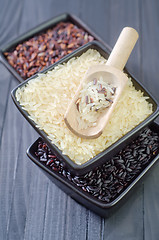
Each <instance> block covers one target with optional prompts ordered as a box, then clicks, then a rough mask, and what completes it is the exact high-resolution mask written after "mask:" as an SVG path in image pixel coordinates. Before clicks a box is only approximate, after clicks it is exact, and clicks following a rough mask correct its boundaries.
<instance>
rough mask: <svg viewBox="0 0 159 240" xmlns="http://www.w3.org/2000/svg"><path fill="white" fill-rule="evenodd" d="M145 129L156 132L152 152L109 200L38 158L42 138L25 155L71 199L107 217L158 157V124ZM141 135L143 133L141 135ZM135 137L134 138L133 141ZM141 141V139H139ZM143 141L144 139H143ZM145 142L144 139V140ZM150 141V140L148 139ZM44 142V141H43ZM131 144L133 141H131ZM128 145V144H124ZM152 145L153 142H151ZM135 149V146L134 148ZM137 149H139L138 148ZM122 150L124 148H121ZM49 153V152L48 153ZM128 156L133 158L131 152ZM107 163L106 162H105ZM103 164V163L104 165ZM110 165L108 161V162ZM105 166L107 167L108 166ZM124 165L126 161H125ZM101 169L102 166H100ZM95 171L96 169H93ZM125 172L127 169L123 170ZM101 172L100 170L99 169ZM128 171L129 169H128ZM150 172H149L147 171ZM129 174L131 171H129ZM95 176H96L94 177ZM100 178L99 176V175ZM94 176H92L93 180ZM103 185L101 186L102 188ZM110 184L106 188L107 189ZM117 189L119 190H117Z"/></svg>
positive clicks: (117, 207)
mask: <svg viewBox="0 0 159 240" xmlns="http://www.w3.org/2000/svg"><path fill="white" fill-rule="evenodd" d="M147 129H150V130H151V131H152V132H153V133H157V147H155V151H154V149H151V151H152V153H151V156H150V153H148V155H147V157H146V158H147V159H146V160H144V161H145V164H143V165H142V168H141V169H139V166H138V167H136V170H137V168H138V170H137V172H136V173H135V175H133V177H132V179H131V180H130V181H128V182H127V185H126V184H125V186H124V187H123V189H122V190H121V189H120V188H117V192H116V195H115V197H114V199H111V201H110V202H108V201H101V200H100V199H99V198H98V197H97V196H96V197H95V195H94V196H93V194H92V193H89V192H88V191H87V190H86V188H87V187H85V189H84V188H83V187H82V185H78V182H75V181H74V180H76V177H77V176H73V178H72V177H70V175H69V174H68V173H66V171H65V172H63V171H61V173H60V172H57V170H56V171H55V170H53V167H52V165H51V164H50V163H48V161H44V160H40V158H39V157H38V155H37V154H36V153H37V150H38V145H39V142H40V143H44V141H43V140H42V138H39V139H37V140H36V141H35V142H34V143H33V144H32V145H31V146H30V147H29V148H28V150H27V155H28V156H29V158H30V159H31V160H32V161H33V163H35V164H36V165H37V166H38V167H39V168H40V169H41V170H42V171H43V173H44V174H45V175H46V176H47V177H48V178H49V179H50V180H51V181H52V182H53V183H55V184H56V185H57V186H58V187H59V188H61V189H62V190H63V191H64V192H65V193H67V194H68V195H70V196H71V197H72V198H73V199H75V200H76V201H77V202H79V203H80V204H82V205H84V206H85V207H87V208H88V209H91V210H92V211H94V212H95V213H97V214H98V215H100V216H102V217H109V216H110V215H112V214H113V213H114V212H115V211H117V210H118V209H119V208H120V207H121V206H123V205H124V204H125V203H126V201H127V200H128V199H129V198H130V197H131V196H132V194H135V190H136V187H137V185H138V182H139V180H140V179H141V178H142V177H143V176H144V175H145V173H147V171H148V170H149V169H150V168H151V167H152V166H153V165H154V163H155V162H156V161H157V160H158V158H159V142H158V140H159V125H158V124H157V123H151V124H150V126H149V127H147V128H146V129H144V130H143V131H145V130H146V131H147ZM142 136H143V135H142ZM142 136H141V135H139V136H138V137H137V139H138V138H140V139H142ZM135 141H136V139H135V140H134V142H135ZM141 141H143V140H141ZM144 141H145V140H144ZM145 142H146V141H145ZM150 142H151V140H150ZM150 142H149V143H146V145H145V148H146V149H147V148H149V147H151V146H150V145H149V144H151V143H150ZM44 144H45V143H44ZM132 144H133V143H132ZM141 145H142V144H141V142H140V143H139V147H140V146H141ZM126 147H129V146H126ZM153 147H154V144H153ZM134 149H135V148H134ZM138 150H139V149H138ZM123 151H124V149H123ZM49 154H50V153H49ZM143 157H144V154H143V153H141V154H140V157H138V159H137V161H138V162H140V161H141V158H143ZM129 158H133V154H131V156H130V157H129ZM139 158H140V159H139ZM106 164H107V163H106ZM106 164H105V165H106ZM108 165H110V163H109V164H108ZM108 165H107V166H106V167H109V166H108ZM125 165H126V162H125ZM118 168H119V167H118ZM101 169H103V166H102V167H101ZM95 171H96V173H97V170H95ZM124 171H125V172H126V171H127V170H124ZM91 172H92V171H91ZM91 172H89V173H88V174H87V175H91V174H92V173H91ZM100 172H101V170H100ZM129 173H130V169H129ZM149 173H150V172H149ZM130 174H131V173H130ZM96 178H97V177H96ZM99 178H100V177H99ZM93 179H94V178H92V180H93ZM102 187H103V186H101V188H102ZM110 188H111V186H110V187H109V188H107V190H108V191H109V190H110ZM118 189H119V190H120V191H118Z"/></svg>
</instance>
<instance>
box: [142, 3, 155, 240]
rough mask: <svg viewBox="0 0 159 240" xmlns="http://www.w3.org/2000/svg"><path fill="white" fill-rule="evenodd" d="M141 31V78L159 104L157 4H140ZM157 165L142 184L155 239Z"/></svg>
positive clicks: (149, 231)
mask: <svg viewBox="0 0 159 240" xmlns="http://www.w3.org/2000/svg"><path fill="white" fill-rule="evenodd" d="M141 2H142V8H140V9H141V14H140V16H141V23H142V24H141V31H142V66H141V67H142V77H143V82H144V84H145V86H146V87H147V88H148V89H149V90H150V92H151V93H152V94H153V95H154V97H155V98H156V99H157V100H158V101H159V95H158V90H159V81H158V76H159V68H158V55H159V49H158V42H159V28H158V27H157V26H158V22H159V14H158V13H159V2H158V1H154V0H153V1H151V2H150V1H147V0H146V1H141ZM158 172H159V164H158V163H157V164H156V165H155V166H154V167H153V169H152V170H151V172H150V174H149V175H148V177H147V178H146V179H145V181H144V237H145V240H148V239H152V240H155V239H158V236H159V228H158V222H159V205H158V202H159V190H158V182H159V174H158Z"/></svg>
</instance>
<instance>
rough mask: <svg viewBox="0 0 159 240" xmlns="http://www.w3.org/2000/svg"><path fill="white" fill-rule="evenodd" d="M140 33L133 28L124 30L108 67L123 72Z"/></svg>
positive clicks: (108, 62)
mask: <svg viewBox="0 0 159 240" xmlns="http://www.w3.org/2000/svg"><path fill="white" fill-rule="evenodd" d="M138 37H139V35H138V32H137V31H136V30H135V29H134V28H131V27H125V28H123V30H122V32H121V33H120V35H119V38H118V40H117V42H116V44H115V46H114V48H113V50H112V52H111V54H110V56H109V58H108V61H107V63H106V65H108V66H111V67H115V68H117V69H119V70H121V71H122V70H123V68H124V67H125V64H126V63H127V60H128V58H129V56H130V54H131V52H132V50H133V48H134V46H135V43H136V41H137V39H138Z"/></svg>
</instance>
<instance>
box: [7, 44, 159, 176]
mask: <svg viewBox="0 0 159 240" xmlns="http://www.w3.org/2000/svg"><path fill="white" fill-rule="evenodd" d="M90 48H91V49H96V50H97V51H98V52H99V53H100V54H101V55H102V56H103V57H104V58H106V59H107V58H108V55H109V53H108V50H107V48H106V47H105V46H104V45H103V44H102V43H100V42H97V41H93V42H90V43H87V44H86V45H84V46H82V47H80V48H79V49H77V50H75V51H74V52H73V53H71V54H69V55H67V56H65V57H64V58H63V59H61V60H60V61H59V62H57V63H55V64H53V65H52V66H50V67H48V68H47V69H46V70H44V71H42V73H44V74H45V73H46V72H47V71H49V70H52V69H53V68H54V67H55V66H57V65H58V64H62V63H65V62H67V61H68V60H70V59H71V58H72V57H79V56H80V55H81V54H83V53H84V52H86V51H87V50H88V49H90ZM37 76H38V74H36V75H35V76H33V77H31V78H29V79H28V80H26V81H25V82H23V83H21V84H20V85H19V86H17V87H16V88H15V89H14V90H13V91H12V93H11V95H12V98H13V101H14V103H15V104H16V106H17V108H18V109H19V110H20V112H21V113H22V114H23V116H24V117H25V118H26V119H27V120H28V122H29V123H30V124H31V125H32V126H33V127H34V129H35V130H36V131H37V132H38V133H39V134H40V135H41V137H42V138H43V139H44V140H45V141H46V143H47V144H48V145H49V147H50V148H51V150H53V151H54V152H55V153H56V155H57V156H58V158H59V159H60V160H61V161H63V162H64V163H65V164H66V165H67V168H68V169H69V170H70V171H71V172H73V173H74V174H76V175H82V174H84V173H86V172H88V171H89V170H91V169H92V168H94V167H97V166H99V165H100V164H102V163H104V162H105V161H106V160H107V159H109V158H110V157H112V156H113V155H115V154H116V153H117V152H118V151H120V149H121V148H123V147H124V146H126V145H127V144H128V143H129V142H130V141H132V139H133V138H135V137H136V136H137V135H138V134H139V133H140V131H141V130H142V129H143V128H144V127H145V126H147V125H148V124H150V122H151V121H153V120H154V119H155V118H156V117H157V116H158V114H159V109H158V105H157V102H156V101H155V100H154V98H153V97H152V96H151V94H150V93H149V92H148V91H147V90H146V89H145V88H144V87H143V86H142V85H141V84H140V83H139V81H137V80H136V79H135V78H134V77H133V76H132V75H130V74H129V73H128V76H130V77H131V78H132V82H133V85H134V86H135V88H136V89H137V90H139V89H140V90H141V91H142V92H143V93H144V95H145V96H147V97H149V99H148V101H149V102H150V103H151V104H152V106H153V113H152V114H151V115H150V116H148V117H147V118H146V119H145V120H144V121H143V122H141V123H140V124H139V125H137V126H136V127H135V128H133V129H132V130H131V131H129V132H128V133H127V134H125V135H124V136H123V137H121V138H120V139H119V140H118V141H116V142H115V143H114V144H112V145H111V146H110V147H108V148H107V149H106V150H104V151H103V152H101V153H99V154H98V155H96V156H95V157H93V158H92V159H90V160H88V161H87V162H85V163H84V164H82V165H78V164H76V163H74V162H73V161H72V160H71V159H70V158H69V157H68V156H66V155H63V154H62V152H61V151H60V150H59V149H58V148H57V146H56V145H54V144H52V143H51V141H50V140H49V138H48V136H47V134H46V133H45V132H44V131H42V130H40V129H39V128H37V127H36V123H35V122H34V121H32V120H31V119H30V118H29V114H28V113H27V112H26V111H25V110H24V109H23V108H22V106H21V105H20V103H19V102H18V101H17V99H16V96H15V95H16V91H17V89H18V88H21V87H23V86H25V85H26V84H27V83H28V82H29V81H30V80H31V79H33V78H36V77H37Z"/></svg>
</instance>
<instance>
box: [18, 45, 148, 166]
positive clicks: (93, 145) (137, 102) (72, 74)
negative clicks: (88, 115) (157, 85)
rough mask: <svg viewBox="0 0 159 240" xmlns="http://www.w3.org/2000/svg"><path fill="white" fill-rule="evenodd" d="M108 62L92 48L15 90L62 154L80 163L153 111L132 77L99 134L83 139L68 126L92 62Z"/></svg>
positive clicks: (104, 147)
mask: <svg viewBox="0 0 159 240" xmlns="http://www.w3.org/2000/svg"><path fill="white" fill-rule="evenodd" d="M105 63H106V60H105V59H104V58H103V57H102V56H101V55H100V54H99V53H98V52H97V51H96V50H93V49H89V50H88V51H87V52H86V53H84V54H82V55H81V56H80V57H78V58H72V59H71V60H69V61H68V62H67V63H65V64H63V65H60V64H59V65H58V66H56V67H55V69H53V70H52V71H49V72H47V73H46V74H39V76H38V77H37V78H35V79H32V80H30V81H29V82H28V83H27V84H26V85H25V86H24V87H22V88H18V90H17V91H16V98H17V100H18V101H19V102H20V104H21V106H22V107H23V108H24V109H25V110H26V111H27V112H28V113H29V115H30V118H31V119H32V120H33V121H34V122H35V123H36V125H37V126H38V127H39V128H40V129H42V130H43V131H44V132H45V133H46V134H47V135H48V138H49V139H51V141H52V143H54V144H55V145H56V146H57V147H58V148H59V149H61V150H62V152H63V154H65V155H68V156H69V158H70V159H71V160H72V161H74V162H75V163H76V164H79V165H80V164H83V163H85V162H86V161H88V160H89V159H90V158H92V157H94V156H96V155H97V154H98V153H100V152H101V151H103V150H104V149H106V148H108V147H109V146H110V145H112V144H113V143H114V142H115V141H117V140H118V139H119V138H121V137H122V136H123V135H125V134H126V133H127V132H128V131H130V130H131V129H133V128H134V127H135V126H136V125H138V124H139V123H140V122H142V121H143V120H144V119H145V118H147V117H148V116H149V115H150V114H151V113H152V105H151V104H149V103H148V102H147V101H146V97H144V96H143V93H142V92H141V91H137V90H135V88H134V87H133V85H132V82H131V80H130V79H129V81H128V83H127V86H126V87H125V89H124V91H123V94H122V96H121V98H120V100H119V102H118V104H117V105H116V107H115V109H114V112H113V114H112V116H111V118H110V121H109V122H108V124H107V126H106V127H105V129H104V132H103V134H102V135H101V136H100V137H98V138H96V139H82V138H79V137H77V136H76V135H74V134H73V133H72V132H71V131H70V130H69V129H68V128H67V126H66V125H65V122H64V114H65V112H66V109H67V107H68V104H69V102H70V100H71V99H72V97H73V96H74V94H75V92H76V90H77V87H78V86H79V83H80V80H81V79H82V78H83V76H84V74H85V72H86V71H87V70H88V68H89V66H92V65H95V64H105Z"/></svg>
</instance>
